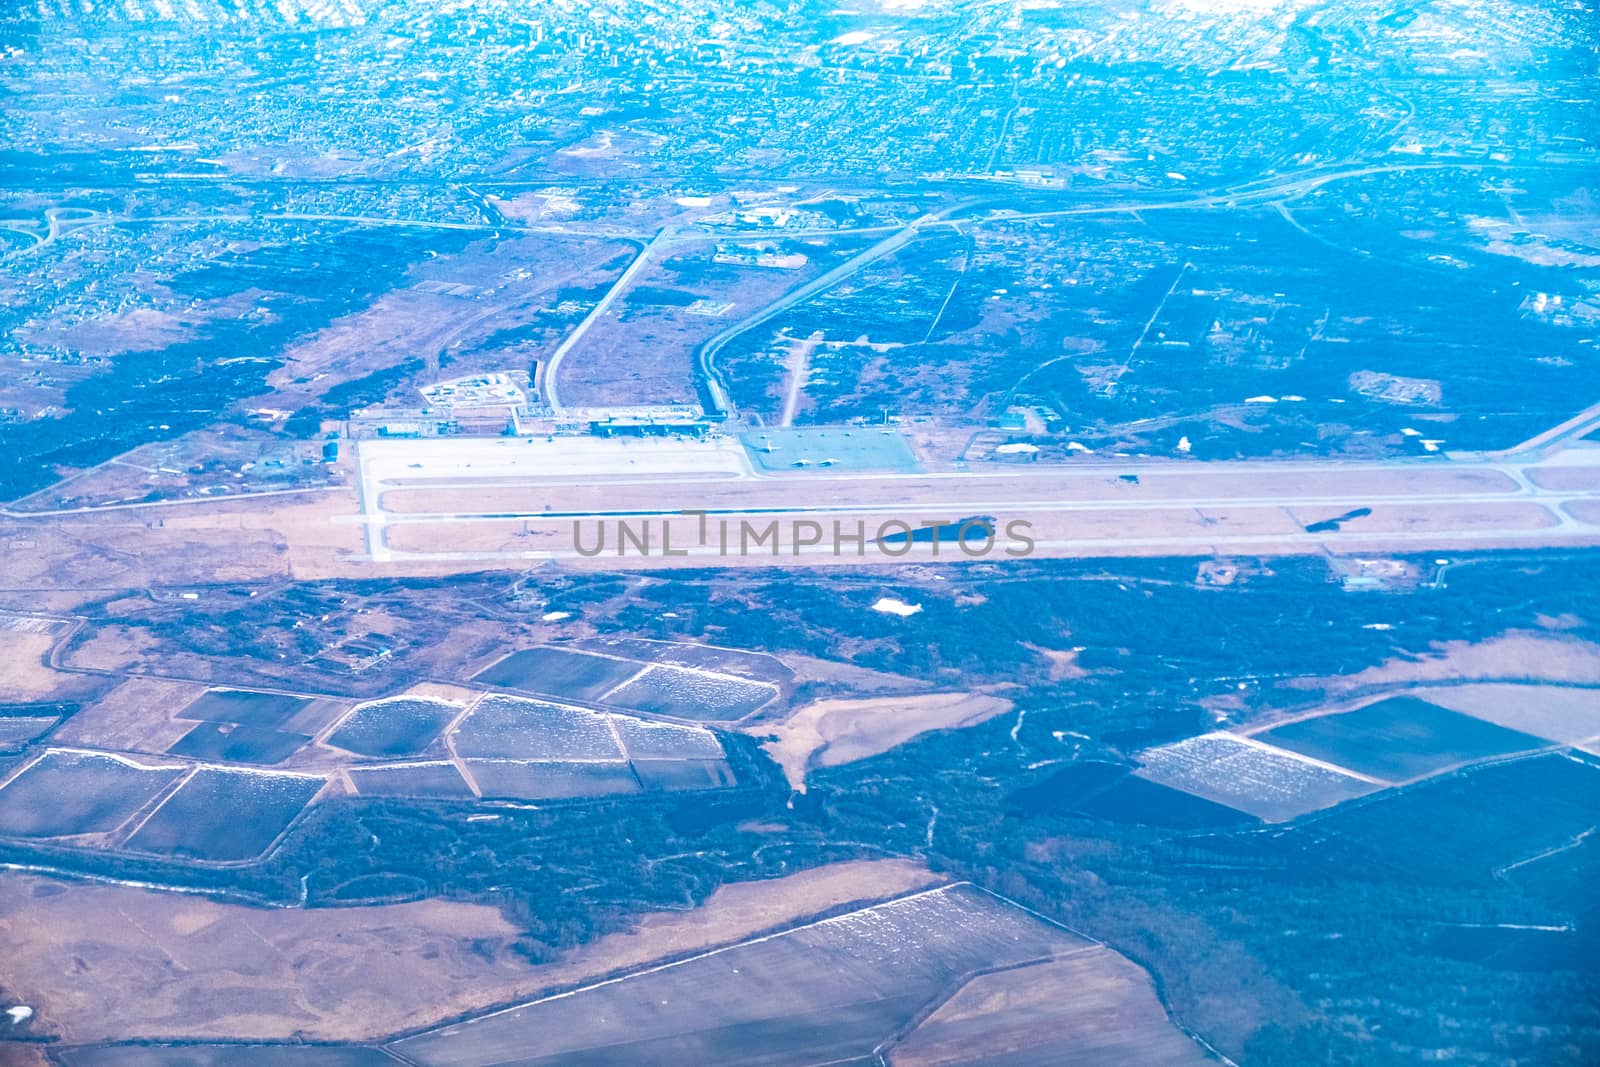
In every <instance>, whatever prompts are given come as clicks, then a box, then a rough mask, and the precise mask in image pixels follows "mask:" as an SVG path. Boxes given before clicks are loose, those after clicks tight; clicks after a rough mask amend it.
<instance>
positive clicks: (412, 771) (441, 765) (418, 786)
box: [345, 761, 472, 797]
mask: <svg viewBox="0 0 1600 1067" xmlns="http://www.w3.org/2000/svg"><path fill="white" fill-rule="evenodd" d="M345 773H346V774H347V775H349V777H350V783H351V784H352V785H353V786H355V788H356V792H357V793H359V794H360V795H361V796H364V797H369V796H370V797H470V796H471V795H472V790H471V789H470V788H469V787H468V786H467V783H466V780H465V779H463V778H462V777H461V772H460V771H458V770H456V766H455V764H453V763H446V762H443V761H440V762H437V763H433V762H429V763H396V764H393V765H390V766H380V767H351V768H350V769H349V770H347V771H346V772H345Z"/></svg>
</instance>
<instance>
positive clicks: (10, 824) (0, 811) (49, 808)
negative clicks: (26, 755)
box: [0, 749, 184, 837]
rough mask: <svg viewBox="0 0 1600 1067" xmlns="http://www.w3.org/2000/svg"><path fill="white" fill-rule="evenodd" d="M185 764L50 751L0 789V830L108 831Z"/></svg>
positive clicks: (37, 833) (27, 833) (38, 833)
mask: <svg viewBox="0 0 1600 1067" xmlns="http://www.w3.org/2000/svg"><path fill="white" fill-rule="evenodd" d="M183 773H184V768H183V767H177V766H165V767H163V766H145V765H143V764H139V763H135V762H133V761H132V760H126V759H122V758H120V757H117V756H106V755H100V754H98V753H93V752H77V751H72V750H67V749H50V750H49V751H47V752H45V754H44V755H42V756H40V757H39V758H38V759H36V760H34V761H33V762H32V763H30V764H29V765H28V766H26V767H24V768H23V769H22V770H21V771H20V772H19V773H18V774H17V775H15V776H14V777H13V778H12V779H11V780H10V781H9V782H7V783H6V784H5V785H4V786H3V787H0V834H10V835H13V836H16V837H70V836H73V835H75V834H94V833H109V832H110V831H112V830H115V829H116V828H117V827H119V826H121V825H122V824H123V823H125V822H127V821H128V819H130V818H131V817H132V816H133V815H134V814H135V813H137V812H138V811H139V810H140V809H141V808H143V807H144V806H145V805H146V804H148V803H149V802H150V801H151V800H153V799H154V798H155V797H156V795H157V794H158V793H160V792H161V791H162V790H163V789H166V788H167V787H168V786H170V785H171V784H172V783H173V782H176V781H177V780H178V779H179V778H180V777H182V775H183Z"/></svg>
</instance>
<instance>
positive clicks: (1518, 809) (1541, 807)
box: [1285, 753, 1600, 912]
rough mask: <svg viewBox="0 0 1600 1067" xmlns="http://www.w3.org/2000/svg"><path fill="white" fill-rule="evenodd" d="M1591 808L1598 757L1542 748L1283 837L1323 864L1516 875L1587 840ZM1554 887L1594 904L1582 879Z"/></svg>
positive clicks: (1583, 905)
mask: <svg viewBox="0 0 1600 1067" xmlns="http://www.w3.org/2000/svg"><path fill="white" fill-rule="evenodd" d="M1597 808H1600V759H1596V758H1595V757H1583V756H1578V755H1572V754H1566V753H1547V754H1539V755H1533V756H1528V757H1526V758H1523V759H1514V760H1509V761H1506V762H1503V763H1490V764H1487V765H1485V766H1482V767H1468V768H1466V769H1464V770H1462V771H1460V772H1458V773H1455V774H1449V775H1443V776H1441V777H1438V778H1435V779H1430V780H1426V781H1422V782H1419V783H1417V784H1415V785H1412V786H1409V787H1407V788H1404V789H1400V790H1396V791H1394V792H1392V793H1389V794H1386V795H1385V796H1382V797H1376V798H1374V799H1373V800H1372V801H1371V802H1369V803H1366V804H1360V805H1355V806H1352V807H1350V808H1347V809H1345V810H1342V811H1334V812H1330V813H1328V815H1326V816H1324V817H1322V818H1319V819H1317V820H1316V821H1315V822H1314V823H1312V824H1309V825H1307V826H1305V827H1304V828H1302V829H1300V830H1298V831H1296V832H1294V833H1291V834H1290V835H1288V836H1287V838H1286V839H1285V840H1286V842H1287V843H1290V844H1291V845H1293V846H1294V847H1297V848H1305V849H1308V850H1309V851H1310V852H1312V853H1314V854H1316V855H1317V856H1318V857H1319V858H1320V859H1321V861H1322V862H1325V863H1327V864H1329V865H1333V866H1348V865H1360V864H1369V863H1371V864H1378V865H1380V866H1381V867H1382V868H1383V869H1386V870H1394V871H1398V872H1401V873H1402V874H1403V875H1404V876H1405V877H1407V878H1410V879H1416V880H1418V881H1421V882H1423V883H1425V884H1446V885H1461V884H1473V883H1483V882H1486V881H1489V880H1491V879H1495V878H1497V877H1498V878H1505V879H1510V880H1511V881H1512V882H1516V881H1518V880H1520V879H1523V878H1525V877H1528V876H1531V875H1532V874H1533V873H1534V869H1535V868H1536V866H1537V863H1538V862H1539V861H1540V860H1541V859H1544V858H1550V857H1554V856H1559V855H1562V854H1565V853H1570V852H1571V850H1573V849H1574V848H1575V847H1576V846H1577V845H1580V844H1582V843H1583V842H1584V841H1586V840H1587V839H1588V838H1589V836H1590V835H1592V834H1593V832H1594V826H1595V819H1596V811H1597ZM1582 869H1583V868H1582V867H1581V866H1580V867H1578V868H1577V870H1578V871H1582ZM1555 897H1556V898H1557V899H1556V900H1555V901H1554V902H1555V903H1557V904H1558V905H1560V906H1562V907H1564V908H1566V909H1570V910H1572V911H1582V912H1592V910H1593V906H1594V899H1593V886H1592V884H1585V883H1584V882H1583V881H1582V880H1579V881H1577V882H1574V883H1573V884H1571V885H1567V886H1564V887H1562V888H1561V889H1559V890H1558V891H1557V892H1556V893H1555Z"/></svg>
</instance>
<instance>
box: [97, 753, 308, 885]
mask: <svg viewBox="0 0 1600 1067" xmlns="http://www.w3.org/2000/svg"><path fill="white" fill-rule="evenodd" d="M322 786H323V779H321V778H313V777H311V776H309V775H300V774H269V773H266V772H263V771H239V770H228V769H225V768H221V767H202V768H200V769H199V770H197V771H195V772H194V774H192V775H191V776H190V777H189V779H188V781H186V782H184V783H183V784H182V785H181V786H179V787H178V791H177V792H175V793H173V794H172V795H171V796H170V797H168V798H167V800H166V801H165V803H163V804H162V805H161V806H160V807H159V808H157V809H156V810H155V812H154V813H153V814H152V815H151V816H150V817H149V818H147V819H146V820H145V821H144V823H143V824H141V825H140V826H139V828H138V829H136V830H135V831H134V832H133V833H132V834H131V835H130V836H129V838H128V840H127V842H126V843H125V844H126V847H128V848H130V849H133V850H135V851H140V852H155V853H162V854H166V855H171V856H175V857H180V858H186V859H195V860H203V861H206V862H211V863H223V862H238V861H241V860H250V859H254V858H256V857H257V856H259V855H261V854H262V853H263V852H265V851H266V850H267V848H268V846H270V845H271V844H272V843H273V842H274V841H276V840H277V839H278V837H279V836H280V835H281V834H282V833H283V831H284V830H286V829H288V826H289V824H290V823H291V822H293V821H294V818H295V816H297V815H299V814H300V812H301V811H302V810H304V808H305V806H306V805H307V804H309V803H311V800H312V798H313V797H315V796H316V795H317V793H318V792H319V791H320V790H321V789H322Z"/></svg>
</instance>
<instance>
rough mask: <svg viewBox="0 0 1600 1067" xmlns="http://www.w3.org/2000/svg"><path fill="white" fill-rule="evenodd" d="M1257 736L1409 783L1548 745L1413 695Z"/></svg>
mask: <svg viewBox="0 0 1600 1067" xmlns="http://www.w3.org/2000/svg"><path fill="white" fill-rule="evenodd" d="M1254 736H1255V739H1256V740H1258V741H1263V742H1266V743H1268V744H1272V745H1276V746H1278V747H1279V748H1285V749H1289V750H1291V751H1294V752H1299V753H1301V754H1303V755H1307V756H1311V757H1312V758H1314V759H1319V760H1325V761H1327V762H1329V763H1333V764H1337V765H1338V766H1341V767H1348V768H1350V769H1351V770H1353V771H1356V772H1358V773H1360V774H1364V775H1367V776H1369V777H1373V778H1382V779H1385V780H1387V781H1391V782H1404V781H1409V780H1411V779H1413V778H1420V777H1423V776H1424V775H1428V774H1433V773H1436V772H1438V771H1441V770H1444V769H1445V768H1446V767H1454V766H1458V765H1459V764H1462V763H1470V762H1472V761H1473V760H1479V759H1483V758H1485V757H1488V756H1501V755H1505V754H1507V753H1512V752H1526V751H1528V750H1530V749H1537V748H1544V747H1546V745H1547V744H1548V742H1546V741H1545V740H1544V739H1543V738H1539V737H1534V736H1532V735H1531V734H1525V733H1519V732H1517V731H1515V730H1508V729H1506V728H1505V727H1503V726H1497V725H1495V724H1494V723H1490V722H1484V721H1483V720H1481V719H1475V718H1472V717H1471V716H1468V715H1462V714H1459V713H1457V712H1454V711H1448V710H1446V709H1445V708H1441V707H1439V706H1438V705H1436V704H1430V703H1428V702H1427V701H1425V700H1417V699H1416V698H1414V697H1390V698H1389V699H1387V700H1380V701H1378V702H1377V703H1375V704H1368V705H1367V706H1366V707H1364V708H1357V709H1356V710H1355V711H1345V712H1338V713H1335V714H1332V715H1320V716H1317V717H1315V718H1310V719H1301V720H1299V721H1296V722H1291V723H1286V724H1284V725H1283V726H1277V727H1273V728H1272V729H1270V730H1265V731H1262V732H1261V733H1258V734H1255V735H1254Z"/></svg>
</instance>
